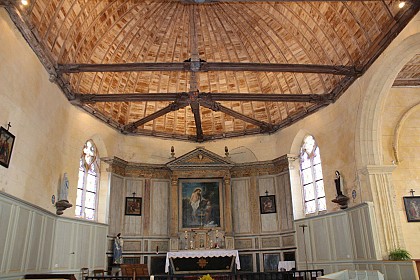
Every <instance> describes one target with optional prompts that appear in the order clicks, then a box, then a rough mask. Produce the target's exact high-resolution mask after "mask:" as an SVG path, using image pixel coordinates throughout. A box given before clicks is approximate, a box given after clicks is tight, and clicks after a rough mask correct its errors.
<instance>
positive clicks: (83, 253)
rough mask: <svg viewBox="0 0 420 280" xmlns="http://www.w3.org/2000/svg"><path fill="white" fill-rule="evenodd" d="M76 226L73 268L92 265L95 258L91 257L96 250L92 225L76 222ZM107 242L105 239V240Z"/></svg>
mask: <svg viewBox="0 0 420 280" xmlns="http://www.w3.org/2000/svg"><path fill="white" fill-rule="evenodd" d="M73 226H74V227H75V228H76V232H77V233H76V238H75V244H74V248H75V251H74V254H73V261H74V265H73V266H72V267H73V268H81V267H85V266H86V264H87V266H88V267H92V264H93V258H92V257H91V255H92V252H93V251H94V250H93V249H95V248H94V246H93V245H94V241H93V240H94V235H93V232H92V231H93V230H92V227H91V226H90V225H89V224H84V223H75V224H74V225H73ZM103 241H104V242H105V240H103Z"/></svg>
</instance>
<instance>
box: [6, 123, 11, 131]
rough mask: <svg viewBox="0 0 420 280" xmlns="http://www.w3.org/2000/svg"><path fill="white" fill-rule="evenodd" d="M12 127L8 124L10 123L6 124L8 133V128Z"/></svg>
mask: <svg viewBox="0 0 420 280" xmlns="http://www.w3.org/2000/svg"><path fill="white" fill-rule="evenodd" d="M11 127H12V125H11V124H10V122H9V123H8V124H7V131H9V128H11Z"/></svg>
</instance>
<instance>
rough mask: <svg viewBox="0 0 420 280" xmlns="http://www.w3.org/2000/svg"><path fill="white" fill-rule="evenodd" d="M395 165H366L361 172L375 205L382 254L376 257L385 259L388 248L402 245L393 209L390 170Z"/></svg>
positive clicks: (397, 218)
mask: <svg viewBox="0 0 420 280" xmlns="http://www.w3.org/2000/svg"><path fill="white" fill-rule="evenodd" d="M395 167H396V166H395V165H368V166H366V169H365V170H364V172H363V173H365V174H366V175H367V184H368V186H369V187H370V191H371V194H372V199H373V203H374V207H375V216H376V222H377V227H378V236H379V241H380V254H381V255H382V256H378V257H382V258H383V259H387V257H388V253H389V251H390V250H392V249H395V248H398V247H401V246H403V244H402V243H403V241H402V238H401V236H402V230H401V222H400V219H399V216H398V212H397V211H396V209H395V191H394V186H393V184H392V171H394V169H395ZM377 251H378V250H377Z"/></svg>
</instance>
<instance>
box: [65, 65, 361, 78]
mask: <svg viewBox="0 0 420 280" xmlns="http://www.w3.org/2000/svg"><path fill="white" fill-rule="evenodd" d="M193 63H194V62H168V63H121V64H59V65H58V66H57V72H58V73H82V72H140V71H194V72H196V71H197V72H203V71H204V72H206V71H254V72H294V73H320V74H332V75H343V76H355V75H359V71H357V70H356V69H355V68H354V67H351V66H343V65H317V64H278V63H230V62H200V67H199V68H198V69H197V67H195V68H194V67H193Z"/></svg>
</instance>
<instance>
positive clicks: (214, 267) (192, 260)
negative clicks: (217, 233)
mask: <svg viewBox="0 0 420 280" xmlns="http://www.w3.org/2000/svg"><path fill="white" fill-rule="evenodd" d="M237 269H241V264H240V262H239V254H238V250H223V249H212V250H184V251H179V252H168V253H167V254H166V263H165V272H166V273H168V272H170V273H171V274H188V273H211V272H227V273H232V272H234V271H235V270H237Z"/></svg>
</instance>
